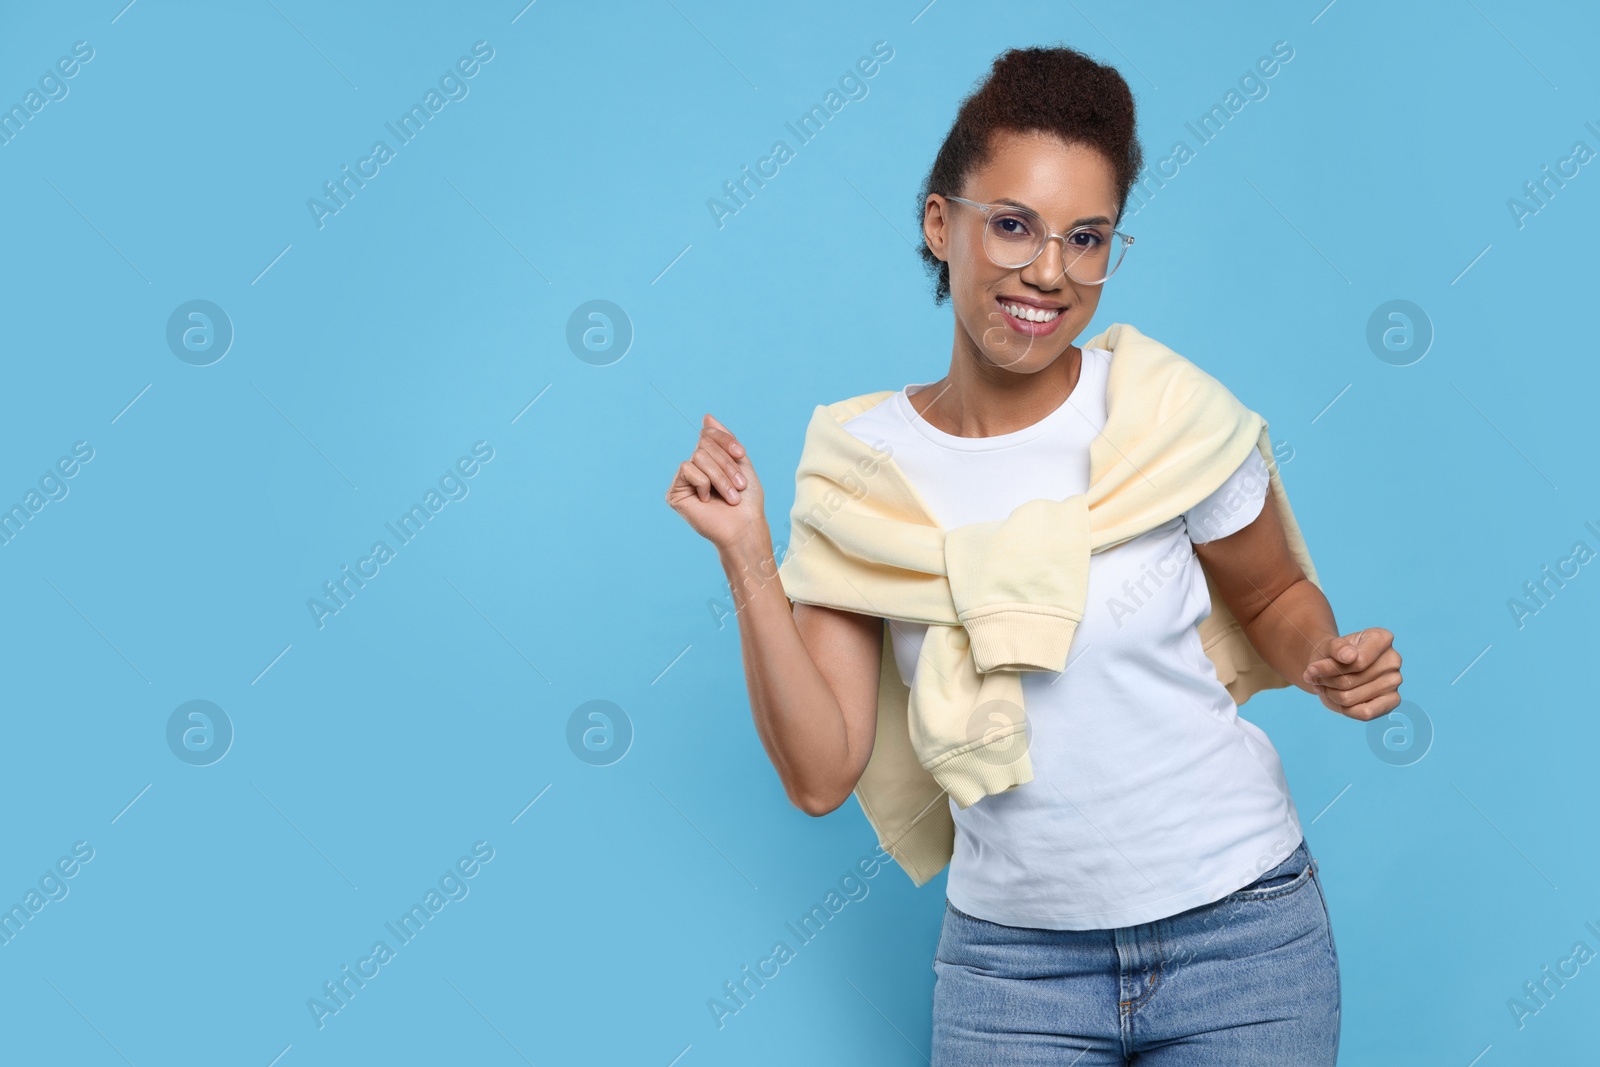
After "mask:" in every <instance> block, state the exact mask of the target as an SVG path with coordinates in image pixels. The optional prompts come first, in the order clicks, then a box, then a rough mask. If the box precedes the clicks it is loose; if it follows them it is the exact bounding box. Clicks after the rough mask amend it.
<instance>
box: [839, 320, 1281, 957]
mask: <svg viewBox="0 0 1600 1067" xmlns="http://www.w3.org/2000/svg"><path fill="white" fill-rule="evenodd" d="M1111 359H1112V353H1111V352H1110V351H1107V350H1106V349H1097V348H1089V349H1084V351H1083V370H1082V374H1081V376H1080V378H1079V381H1078V384H1077V385H1076V386H1075V387H1074V389H1073V391H1072V394H1071V395H1070V396H1069V397H1068V398H1067V400H1066V401H1065V402H1064V403H1062V404H1061V406H1060V407H1058V408H1057V409H1056V410H1055V411H1053V412H1051V414H1049V415H1047V416H1046V417H1045V418H1043V419H1042V420H1040V421H1039V422H1036V423H1034V424H1033V425H1032V426H1028V427H1026V428H1024V429H1021V430H1018V431H1016V432H1015V433H1008V434H1000V435H998V436H994V437H957V436H955V435H952V434H948V433H945V432H943V431H942V430H938V429H936V428H934V427H933V426H931V425H929V423H928V421H927V420H926V419H924V418H923V417H922V416H921V415H920V414H918V412H917V410H916V409H915V408H914V407H912V406H911V401H910V400H909V399H907V397H908V396H909V394H910V393H914V392H917V391H918V390H919V389H922V388H925V385H908V386H906V387H905V389H902V390H901V391H899V392H897V393H893V394H891V395H890V396H888V397H886V398H885V399H884V400H883V401H881V402H879V403H878V404H876V405H874V406H873V407H872V408H870V409H868V410H867V411H864V412H862V413H861V414H860V415H857V416H855V417H854V418H851V419H850V420H848V421H847V422H845V423H844V427H845V429H846V430H848V431H850V432H851V433H852V434H854V435H855V436H856V437H858V438H860V439H861V440H863V441H865V442H867V443H868V444H872V445H875V446H876V447H879V448H884V447H887V448H888V449H890V450H891V453H892V456H893V460H894V462H895V464H896V465H897V466H898V467H899V468H900V470H901V471H902V472H903V473H904V474H905V476H906V478H907V479H908V480H909V481H910V482H911V484H912V485H913V486H914V487H915V488H916V489H917V491H918V493H920V494H921V496H922V498H923V500H924V501H925V502H926V503H927V505H928V507H929V508H930V509H931V511H932V513H933V517H934V519H935V520H936V521H937V522H938V523H939V525H940V526H942V527H945V528H946V529H948V528H951V527H955V526H962V525H965V524H967V523H973V522H987V521H994V520H1000V519H1004V518H1006V517H1007V516H1008V515H1010V513H1011V512H1012V510H1013V509H1015V508H1016V507H1018V506H1019V505H1021V504H1023V503H1025V502H1026V501H1029V500H1035V499H1039V498H1045V499H1051V500H1060V499H1063V498H1065V497H1068V496H1072V495H1074V494H1077V493H1082V492H1085V491H1086V490H1087V489H1088V486H1089V443H1090V441H1091V440H1093V438H1094V437H1095V436H1096V435H1097V434H1098V433H1099V432H1100V431H1101V430H1102V429H1104V427H1105V422H1106V381H1107V376H1108V372H1109V370H1110V367H1111ZM1268 488H1269V482H1268V476H1267V468H1266V464H1265V462H1264V461H1263V460H1262V457H1261V455H1260V453H1259V452H1254V451H1253V452H1251V453H1250V456H1249V458H1248V459H1246V460H1245V462H1244V463H1243V464H1242V465H1241V466H1240V467H1239V469H1238V471H1237V472H1236V473H1235V474H1234V475H1232V476H1231V477H1230V478H1229V480H1228V481H1227V482H1226V483H1225V484H1224V485H1223V486H1222V487H1221V488H1219V489H1218V490H1217V491H1216V492H1215V493H1213V494H1212V495H1211V496H1209V497H1207V498H1206V499H1205V500H1204V501H1202V502H1201V503H1199V504H1198V505H1196V506H1195V507H1194V508H1193V509H1191V510H1190V511H1188V512H1186V513H1185V514H1184V515H1181V516H1179V517H1177V518H1174V519H1172V520H1171V521H1169V522H1166V523H1164V524H1162V525H1161V526H1158V527H1156V528H1155V529H1152V530H1149V531H1147V532H1145V533H1144V534H1141V535H1140V536H1138V537H1136V538H1134V539H1132V540H1130V541H1126V542H1124V543H1123V544H1120V545H1117V546H1116V547H1114V548H1109V549H1106V550H1104V551H1101V552H1096V553H1094V554H1092V555H1091V556H1090V557H1089V587H1088V599H1087V603H1086V605H1085V611H1084V618H1083V621H1082V622H1081V623H1079V625H1078V630H1077V633H1076V635H1075V636H1074V638H1073V642H1072V649H1071V653H1070V655H1069V656H1068V658H1067V666H1066V669H1065V670H1064V671H1062V672H1060V673H1054V672H1049V671H1025V672H1023V674H1022V683H1023V705H1024V708H1025V710H1026V712H1027V717H1028V724H1029V744H1028V751H1029V756H1030V758H1031V760H1032V764H1033V772H1034V779H1033V781H1031V782H1028V783H1026V784H1024V785H1021V786H1018V787H1017V788H1015V789H1011V790H1008V791H1006V792H1004V793H999V794H995V795H993V796H987V797H984V798H983V799H981V800H979V801H978V802H977V803H975V804H973V805H971V806H970V807H968V808H966V809H962V808H959V807H957V806H956V804H955V801H953V800H952V801H951V802H950V811H951V815H952V816H953V818H954V820H955V825H956V841H955V853H954V856H953V857H952V859H951V862H950V874H949V879H948V883H947V888H946V895H947V896H948V897H949V899H950V902H951V903H952V904H954V905H955V906H956V907H957V908H959V909H960V910H961V911H964V912H966V913H967V914H969V915H975V916H977V917H978V918H980V919H987V920H989V921H991V922H997V923H1002V924H1005V925H1008V926H1029V927H1039V928H1044V929H1053V930H1088V929H1108V928H1113V927H1121V926H1132V925H1136V924H1139V923H1145V922H1153V921H1154V920H1156V919H1159V918H1164V917H1166V916H1169V915H1174V914H1177V913H1178V912H1180V911H1185V910H1187V909H1189V908H1193V907H1198V906H1199V905H1201V904H1208V903H1211V902H1212V901H1215V900H1219V899H1221V898H1222V897H1223V896H1225V895H1227V894H1228V893H1231V892H1233V891H1234V890H1236V889H1239V888H1240V887H1241V886H1244V885H1248V884H1249V883H1250V882H1252V881H1254V880H1255V879H1256V878H1258V877H1259V876H1260V873H1261V872H1262V871H1264V870H1267V869H1268V868H1270V867H1273V866H1276V865H1277V864H1278V863H1280V862H1281V861H1283V860H1284V859H1286V858H1287V857H1288V856H1289V853H1291V852H1293V851H1294V849H1295V846H1297V845H1298V844H1299V843H1300V841H1301V838H1302V833H1301V829H1300V821H1299V816H1298V813H1297V812H1296V810H1295V805H1294V801H1293V800H1292V799H1291V797H1290V795H1289V786H1288V783H1287V781H1286V780H1285V779H1284V774H1283V767H1282V764H1281V763H1280V762H1279V759H1278V753H1277V751H1276V750H1275V749H1274V748H1273V747H1272V742H1271V741H1270V740H1268V738H1267V735H1266V734H1265V733H1263V732H1262V731H1261V729H1260V728H1259V727H1257V726H1256V725H1255V724H1253V723H1251V722H1249V721H1248V720H1246V719H1242V718H1240V717H1239V715H1238V707H1237V705H1236V704H1235V703H1234V701H1233V698H1232V697H1231V696H1229V694H1228V691H1227V689H1226V688H1224V687H1223V685H1222V683H1221V682H1220V681H1218V679H1217V672H1216V668H1215V666H1214V665H1213V664H1212V662H1211V660H1210V659H1209V658H1208V657H1207V656H1206V654H1205V652H1204V650H1203V649H1202V648H1201V646H1200V636H1199V634H1198V632H1197V631H1196V626H1197V625H1198V623H1199V622H1200V620H1202V619H1204V618H1205V617H1206V616H1207V615H1209V614H1210V612H1211V598H1210V596H1209V593H1208V590H1207V588H1206V581H1205V574H1204V572H1203V571H1202V570H1201V567H1200V561H1199V559H1198V558H1197V557H1196V556H1195V554H1194V549H1193V548H1192V547H1191V544H1192V543H1202V542H1205V541H1209V540H1215V539H1217V538H1219V537H1225V536H1227V535H1228V534H1231V533H1234V532H1236V531H1238V530H1240V529H1243V528H1244V527H1245V526H1247V525H1248V524H1249V523H1250V522H1251V521H1252V520H1253V519H1255V517H1256V516H1257V515H1259V514H1260V513H1261V508H1262V504H1263V502H1264V501H1265V499H1266V495H1267V492H1268ZM889 625H890V631H891V634H892V637H893V644H894V653H895V660H896V664H897V666H898V668H899V671H900V676H901V678H902V679H904V681H905V682H906V684H907V685H910V684H911V683H912V680H913V677H914V672H915V671H916V666H917V654H918V651H919V650H920V648H921V645H922V639H923V637H924V635H925V634H926V633H927V629H928V628H927V626H926V625H923V624H918V623H907V622H900V621H898V620H891V621H890V623H889Z"/></svg>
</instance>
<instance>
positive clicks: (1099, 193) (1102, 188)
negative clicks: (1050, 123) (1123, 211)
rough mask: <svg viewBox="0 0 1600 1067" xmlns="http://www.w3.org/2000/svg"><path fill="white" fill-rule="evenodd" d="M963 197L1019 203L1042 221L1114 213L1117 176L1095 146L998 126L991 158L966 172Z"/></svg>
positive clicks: (992, 138) (990, 147) (990, 152)
mask: <svg viewBox="0 0 1600 1067" xmlns="http://www.w3.org/2000/svg"><path fill="white" fill-rule="evenodd" d="M962 195H964V196H967V197H970V198H971V199H973V200H982V201H994V200H999V199H1001V198H1005V199H1008V200H1015V201H1019V202H1021V203H1023V204H1026V205H1028V206H1029V207H1031V208H1033V209H1034V210H1035V211H1037V212H1039V213H1040V214H1041V215H1043V216H1044V217H1045V219H1046V220H1048V221H1052V222H1061V221H1065V220H1067V219H1069V218H1078V217H1080V216H1083V215H1100V214H1103V215H1107V216H1115V215H1116V208H1117V197H1116V177H1115V175H1114V173H1113V171H1112V169H1111V162H1110V160H1108V159H1106V157H1105V155H1104V154H1103V153H1102V152H1100V151H1099V150H1098V149H1095V148H1091V147H1089V146H1088V145H1084V144H1068V143H1067V142H1065V141H1063V140H1061V139H1060V138H1059V137H1056V136H1055V135H1054V134H1049V133H1043V132H1040V131H1031V130H1030V131H1019V130H996V131H995V132H994V133H993V134H992V135H991V136H990V140H989V159H988V160H987V161H986V162H985V163H984V164H983V165H982V166H981V167H976V168H974V169H973V170H972V172H971V173H970V174H969V175H968V176H967V181H966V183H965V190H964V191H963V193H962Z"/></svg>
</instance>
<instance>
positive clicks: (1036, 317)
mask: <svg viewBox="0 0 1600 1067" xmlns="http://www.w3.org/2000/svg"><path fill="white" fill-rule="evenodd" d="M995 303H996V305H997V306H998V307H999V308H1000V314H1001V315H1003V316H1004V317H1005V320H1006V325H1007V326H1010V327H1011V328H1012V329H1013V330H1015V331H1016V332H1017V333H1020V334H1024V335H1026V336H1028V337H1043V336H1045V335H1046V334H1049V333H1051V332H1053V331H1054V330H1055V329H1056V327H1057V326H1059V325H1060V324H1061V320H1062V319H1063V318H1064V317H1065V313H1066V309H1065V308H1064V307H1046V306H1044V305H1042V304H1038V303H1035V302H1033V301H1031V300H1018V299H1016V298H1015V297H995Z"/></svg>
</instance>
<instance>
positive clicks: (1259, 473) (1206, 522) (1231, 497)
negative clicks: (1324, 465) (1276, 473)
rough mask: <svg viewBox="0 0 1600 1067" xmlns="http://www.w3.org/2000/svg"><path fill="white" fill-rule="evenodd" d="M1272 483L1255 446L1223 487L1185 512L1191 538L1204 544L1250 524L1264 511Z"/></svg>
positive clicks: (1236, 531) (1259, 451)
mask: <svg viewBox="0 0 1600 1067" xmlns="http://www.w3.org/2000/svg"><path fill="white" fill-rule="evenodd" d="M1271 486H1272V482H1271V478H1270V476H1269V475H1268V474H1267V463H1266V460H1264V459H1262V458H1261V450H1260V449H1258V448H1252V449H1251V450H1250V454H1249V455H1248V456H1246V457H1245V460H1244V462H1243V463H1241V464H1239V469H1238V470H1236V471H1234V472H1233V473H1232V474H1231V475H1229V476H1228V480H1227V481H1225V482H1223V483H1222V486H1221V488H1219V489H1218V490H1217V491H1216V492H1214V493H1212V494H1211V495H1210V496H1208V497H1206V498H1205V499H1204V500H1202V501H1200V503H1198V504H1196V505H1195V506H1194V507H1192V508H1190V509H1189V510H1188V511H1186V512H1184V513H1183V518H1184V523H1185V525H1186V526H1187V527H1188V529H1189V540H1190V541H1192V542H1193V543H1195V544H1197V545H1203V544H1205V543H1206V542H1207V541H1215V540H1217V539H1219V538H1223V537H1227V536H1228V535H1229V534H1233V533H1238V532H1239V531H1240V530H1242V529H1244V528H1245V527H1246V526H1249V525H1250V524H1251V523H1252V522H1254V521H1255V519H1256V516H1258V515H1260V514H1261V507H1262V505H1263V504H1264V503H1265V502H1266V499H1267V492H1268V490H1270V489H1271Z"/></svg>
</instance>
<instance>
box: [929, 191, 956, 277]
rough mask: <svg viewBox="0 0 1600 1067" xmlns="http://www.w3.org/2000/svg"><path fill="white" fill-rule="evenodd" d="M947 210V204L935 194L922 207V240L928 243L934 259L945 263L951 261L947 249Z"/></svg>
mask: <svg viewBox="0 0 1600 1067" xmlns="http://www.w3.org/2000/svg"><path fill="white" fill-rule="evenodd" d="M947 210H948V207H947V205H946V204H945V202H944V201H943V200H941V199H940V198H939V197H938V195H937V194H935V193H929V194H928V199H927V202H926V203H924V204H923V205H922V239H923V240H924V241H926V242H927V245H928V250H929V251H931V252H932V253H933V254H934V257H935V258H936V259H939V260H940V261H942V262H945V263H948V262H949V261H950V253H949V249H948V247H947V244H948V241H949V221H950V220H949V218H948V217H947V216H946V214H945V212H946V211H947Z"/></svg>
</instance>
